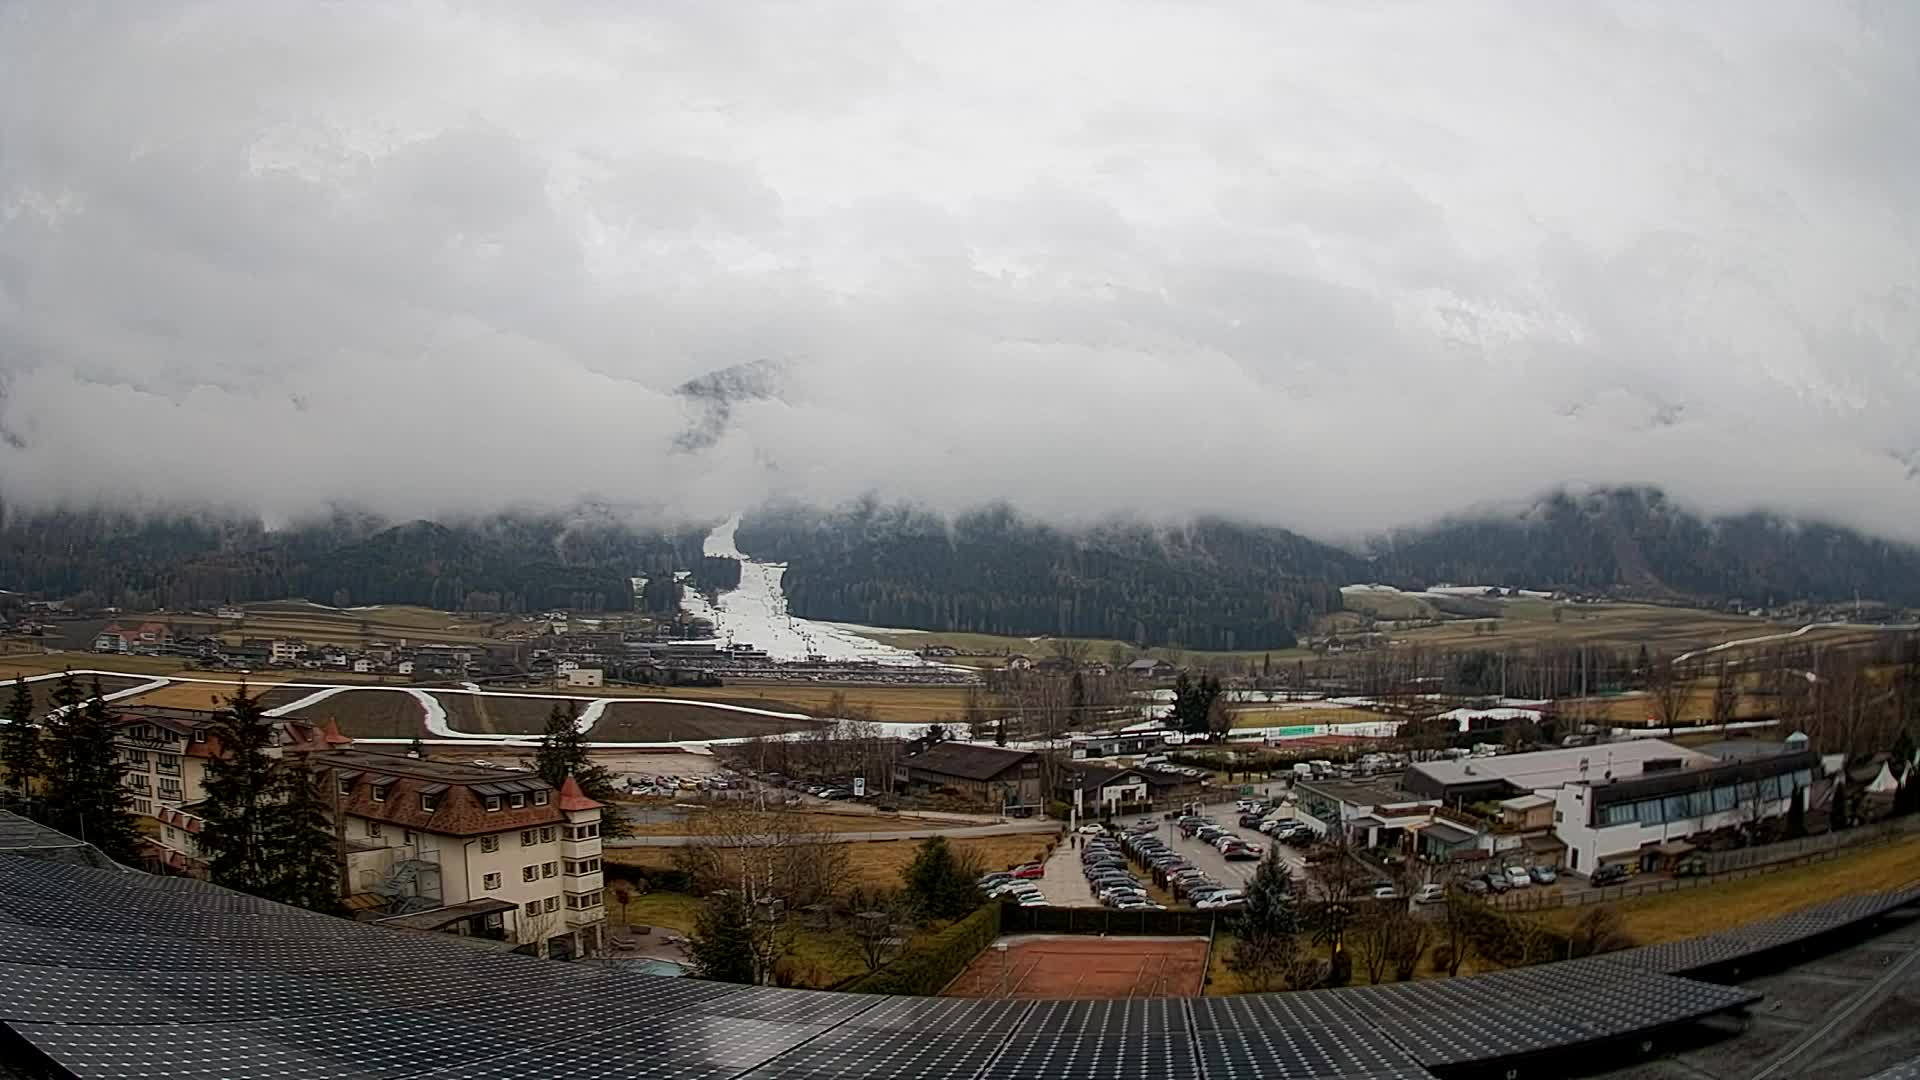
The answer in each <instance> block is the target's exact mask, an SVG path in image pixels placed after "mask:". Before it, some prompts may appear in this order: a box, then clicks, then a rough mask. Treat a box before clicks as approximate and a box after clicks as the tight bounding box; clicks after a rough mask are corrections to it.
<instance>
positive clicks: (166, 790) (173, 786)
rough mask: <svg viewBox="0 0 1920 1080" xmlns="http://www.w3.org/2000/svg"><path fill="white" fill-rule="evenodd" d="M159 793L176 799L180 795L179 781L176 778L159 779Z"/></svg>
mask: <svg viewBox="0 0 1920 1080" xmlns="http://www.w3.org/2000/svg"><path fill="white" fill-rule="evenodd" d="M160 794H161V796H162V797H165V796H169V795H171V796H172V797H174V798H176V799H177V798H179V797H180V781H178V780H162V781H160Z"/></svg>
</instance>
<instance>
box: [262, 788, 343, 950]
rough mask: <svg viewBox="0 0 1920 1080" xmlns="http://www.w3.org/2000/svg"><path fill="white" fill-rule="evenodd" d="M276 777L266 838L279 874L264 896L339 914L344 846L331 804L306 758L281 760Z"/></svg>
mask: <svg viewBox="0 0 1920 1080" xmlns="http://www.w3.org/2000/svg"><path fill="white" fill-rule="evenodd" d="M274 782H275V788H276V789H277V790H276V792H275V795H276V798H277V805H275V806H273V807H272V809H271V811H270V813H269V814H268V817H267V822H266V829H265V838H264V840H265V845H266V847H267V849H268V850H269V851H270V852H271V858H272V860H273V863H272V865H273V869H274V876H273V879H272V881H271V882H270V884H269V886H268V887H267V889H265V890H264V891H263V892H262V893H261V895H263V896H266V897H267V898H268V899H272V900H278V901H280V902H281V903H283V904H292V905H294V906H295V907H303V908H306V909H307V910H308V911H319V912H325V913H326V914H329V915H332V914H338V912H339V910H340V889H341V882H340V876H341V875H340V871H341V866H340V848H339V841H338V838H337V837H336V836H335V834H334V829H333V821H332V817H331V815H330V813H329V810H330V809H331V808H330V807H329V806H328V805H327V804H326V802H325V801H324V800H322V799H321V797H320V793H319V789H318V788H317V786H316V784H315V780H314V775H313V771H312V770H311V769H309V768H308V767H307V763H306V762H305V761H302V760H298V759H296V760H291V761H283V762H281V763H280V765H279V767H278V768H276V769H275V770H274Z"/></svg>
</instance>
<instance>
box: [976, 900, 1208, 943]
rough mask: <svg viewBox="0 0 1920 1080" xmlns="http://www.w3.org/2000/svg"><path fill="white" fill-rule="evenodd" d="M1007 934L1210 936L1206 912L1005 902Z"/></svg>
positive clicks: (1003, 929)
mask: <svg viewBox="0 0 1920 1080" xmlns="http://www.w3.org/2000/svg"><path fill="white" fill-rule="evenodd" d="M1000 932H1001V933H1003V934H1118V935H1124V936H1131V937H1210V936H1211V935H1212V934H1213V916H1212V915H1211V914H1209V913H1207V912H1204V911H1154V910H1151V909H1149V910H1146V911H1112V910H1109V909H1107V908H1094V907H1084V908H1070V907H1021V906H1019V905H1018V904H1003V905H1002V906H1001V910H1000Z"/></svg>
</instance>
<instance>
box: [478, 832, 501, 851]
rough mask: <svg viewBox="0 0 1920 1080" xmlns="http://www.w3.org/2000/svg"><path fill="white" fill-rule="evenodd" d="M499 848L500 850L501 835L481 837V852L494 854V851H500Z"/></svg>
mask: <svg viewBox="0 0 1920 1080" xmlns="http://www.w3.org/2000/svg"><path fill="white" fill-rule="evenodd" d="M499 850H500V838H499V837H497V836H483V837H481V838H480V852H481V854H483V855H491V854H493V853H494V852H496V851H499Z"/></svg>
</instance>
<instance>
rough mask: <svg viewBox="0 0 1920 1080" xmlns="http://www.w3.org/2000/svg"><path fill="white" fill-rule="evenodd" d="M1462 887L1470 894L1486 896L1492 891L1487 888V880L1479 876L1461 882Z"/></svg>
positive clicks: (1463, 890) (1462, 889)
mask: <svg viewBox="0 0 1920 1080" xmlns="http://www.w3.org/2000/svg"><path fill="white" fill-rule="evenodd" d="M1460 889H1461V891H1462V892H1465V893H1466V894H1467V895H1468V896H1485V895H1487V893H1488V892H1490V891H1492V890H1490V889H1488V888H1487V883H1486V882H1485V881H1483V880H1481V879H1480V878H1477V877H1476V878H1468V879H1467V880H1465V881H1463V882H1461V883H1460Z"/></svg>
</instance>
